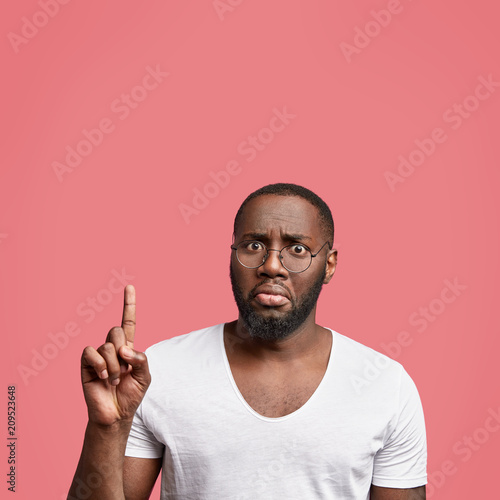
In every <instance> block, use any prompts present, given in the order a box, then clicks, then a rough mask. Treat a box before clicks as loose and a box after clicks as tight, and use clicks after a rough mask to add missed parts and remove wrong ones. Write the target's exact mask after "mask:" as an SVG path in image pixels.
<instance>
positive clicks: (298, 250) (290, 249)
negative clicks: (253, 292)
mask: <svg viewBox="0 0 500 500" xmlns="http://www.w3.org/2000/svg"><path fill="white" fill-rule="evenodd" d="M327 243H328V241H325V242H324V243H323V245H322V246H321V248H320V249H319V250H318V251H317V252H316V253H314V254H313V253H312V252H311V250H310V249H309V248H308V247H306V246H305V245H303V244H301V243H292V244H291V245H287V246H286V247H283V248H282V249H281V250H274V249H273V248H267V247H266V245H264V243H262V242H261V241H255V240H245V241H242V242H241V243H238V245H237V246H234V245H231V248H232V249H233V250H235V251H236V258H237V259H238V262H239V263H240V264H241V265H242V266H243V267H247V268H248V269H257V268H258V267H260V266H262V264H264V262H266V260H267V257H268V256H269V252H279V256H280V262H281V265H282V266H283V267H284V268H285V269H286V270H287V271H289V272H291V273H303V272H304V271H306V270H307V269H309V266H310V265H311V262H312V260H313V257H316V255H318V254H319V253H320V252H321V250H323V247H324V246H325V245H326V244H327ZM328 246H330V244H329V243H328Z"/></svg>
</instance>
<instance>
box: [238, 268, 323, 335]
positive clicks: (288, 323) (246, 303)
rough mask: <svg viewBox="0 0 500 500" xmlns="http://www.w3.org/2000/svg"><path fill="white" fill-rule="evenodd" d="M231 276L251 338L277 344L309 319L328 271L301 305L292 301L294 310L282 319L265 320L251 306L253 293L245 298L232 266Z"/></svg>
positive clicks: (268, 281) (317, 281)
mask: <svg viewBox="0 0 500 500" xmlns="http://www.w3.org/2000/svg"><path fill="white" fill-rule="evenodd" d="M229 276H230V278H231V286H232V288H233V295H234V300H235V301H236V305H237V306H238V310H239V312H240V317H241V319H242V320H243V324H244V325H245V327H246V329H247V330H248V333H249V334H250V336H251V337H252V338H254V339H260V340H265V341H268V342H276V341H278V340H283V339H285V338H286V337H288V336H289V335H290V334H291V333H293V332H295V331H296V330H297V329H298V328H299V327H300V326H301V325H302V324H303V323H304V321H305V320H306V319H307V317H308V316H309V314H310V313H311V311H312V310H313V309H314V306H315V305H316V302H317V301H318V297H319V294H320V292H321V289H322V287H323V281H324V279H325V276H326V269H324V268H323V273H322V274H321V276H318V279H317V280H316V281H315V282H314V283H313V286H312V287H311V289H310V290H309V291H308V292H307V294H306V295H305V296H304V297H303V299H302V300H301V301H300V303H297V302H294V301H293V300H292V310H291V311H290V312H288V313H287V314H285V315H283V316H282V317H280V318H264V317H262V316H261V315H260V314H259V313H258V312H257V311H256V310H255V309H254V308H253V307H252V306H251V304H250V301H251V300H252V298H253V297H252V292H250V293H249V296H248V297H247V298H245V297H244V296H243V292H242V291H241V288H240V287H239V286H238V284H237V283H236V279H235V277H234V273H233V268H232V266H230V267H229ZM272 282H273V280H271V279H265V280H263V281H262V282H261V283H259V284H258V285H257V286H260V285H262V284H264V283H272Z"/></svg>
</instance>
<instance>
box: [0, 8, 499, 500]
mask: <svg viewBox="0 0 500 500" xmlns="http://www.w3.org/2000/svg"><path fill="white" fill-rule="evenodd" d="M42 5H45V9H46V10H47V11H49V13H50V16H49V14H44V10H43V8H42ZM224 5H226V9H225V10H224ZM388 8H390V9H392V11H393V13H392V14H391V13H389V14H388V11H387V9H388ZM217 10H219V12H217ZM372 10H374V11H376V12H380V11H385V12H382V13H381V14H377V13H376V12H375V14H374V13H372ZM396 12H397V13H396ZM498 14H499V12H498V7H497V6H496V4H495V2H492V1H487V0H478V1H476V2H456V1H452V0H443V1H440V2H424V1H423V0H420V1H418V0H414V1H410V0H401V1H400V2H398V1H397V0H392V1H389V2H387V1H386V0H377V1H370V2H368V1H359V2H330V1H327V0H316V1H313V0H308V1H297V0H286V1H285V0H281V1H273V2H269V1H264V0H252V1H250V0H248V1H238V0H221V1H219V2H218V3H217V2H212V1H211V0H206V1H203V2H201V1H198V2H195V1H193V0H191V1H187V0H175V1H167V2H165V1H152V2H146V3H145V4H139V3H138V2H119V3H118V2H114V3H103V2H96V1H94V2H76V1H74V2H72V1H70V2H68V3H67V4H65V5H62V4H59V3H54V0H47V1H46V3H44V2H43V0H42V1H40V3H38V2H37V1H31V0H30V1H27V0H25V1H23V2H10V4H9V8H8V11H4V14H3V15H2V16H1V19H0V23H1V30H0V32H1V33H3V44H2V46H1V50H2V60H3V75H4V76H3V78H2V87H3V91H2V96H1V97H2V109H3V112H2V115H3V120H2V131H1V137H2V142H3V143H4V144H3V147H2V156H3V161H2V168H1V173H0V262H1V264H0V266H1V280H0V303H1V308H2V329H3V333H2V335H3V338H4V346H6V349H5V350H4V354H3V363H2V372H3V373H2V380H3V388H2V390H3V391H4V396H3V397H2V399H3V401H4V403H2V407H3V408H5V409H6V400H7V395H6V392H7V385H8V384H15V385H17V424H18V436H19V440H18V447H17V453H18V463H17V474H18V476H17V479H18V483H17V498H22V499H29V498H51V499H52V498H54V499H56V498H57V499H59V498H65V494H66V492H67V490H68V487H69V484H70V482H71V478H72V475H73V472H74V469H75V467H76V464H77V461H78V457H79V453H80V447H81V443H82V438H83V432H84V428H85V422H86V410H85V404H84V401H83V397H82V391H81V387H80V381H79V358H80V353H81V351H82V349H83V348H84V347H85V346H86V345H94V346H98V345H100V344H101V343H102V342H103V340H104V338H105V336H106V333H107V331H108V330H109V329H110V328H111V327H112V326H114V325H116V324H119V321H120V317H121V303H122V294H121V291H120V292H116V289H117V285H116V283H115V282H113V281H111V283H110V280H111V278H112V276H113V274H112V273H113V271H114V272H118V273H120V272H121V271H122V269H124V270H125V274H127V275H128V276H129V277H130V278H129V282H131V283H133V284H134V285H135V286H136V289H137V298H138V333H137V343H136V345H137V346H138V348H140V349H145V348H146V347H147V346H148V345H150V344H153V343H155V342H157V341H159V340H161V339H164V338H166V337H171V336H175V335H179V334H182V333H185V332H188V331H190V330H193V329H196V328H201V327H204V326H208V325H210V324H215V323H219V322H223V321H229V320H232V319H234V317H235V315H236V308H235V306H234V304H233V299H232V294H231V289H230V285H229V279H228V259H229V255H230V250H229V245H230V243H231V225H232V220H233V216H234V214H235V211H236V210H237V208H238V206H239V204H240V202H241V201H242V200H243V198H244V197H245V196H246V195H247V194H248V193H249V192H250V191H252V190H254V189H256V188H258V187H260V186H262V185H264V184H267V183H271V182H280V181H284V182H295V183H299V184H303V185H305V186H307V187H309V188H311V189H312V190H314V191H316V192H317V193H318V194H319V195H320V196H322V197H323V198H324V199H325V200H326V201H327V202H328V203H329V204H330V206H331V208H332V211H333V214H334V218H335V222H336V228H337V231H336V242H337V248H338V249H339V265H338V270H337V273H336V275H335V277H334V279H333V281H332V282H331V283H330V285H329V286H328V287H326V289H325V290H324V292H323V295H322V297H321V299H320V306H319V318H318V319H319V322H320V323H321V324H323V325H326V326H329V327H331V328H334V329H335V330H337V331H339V332H341V333H343V334H345V335H348V336H350V337H352V338H354V339H356V340H358V341H360V342H363V343H365V344H367V345H369V346H371V347H373V348H375V349H377V350H380V351H382V352H388V351H387V349H389V350H390V353H391V355H392V357H394V358H396V359H397V360H398V361H400V362H401V363H403V365H404V366H405V367H406V369H407V370H408V372H409V373H410V374H411V376H412V377H413V379H414V380H415V382H416V384H417V386H418V388H419V391H420V394H421V397H422V401H423V405H424V409H425V413H426V421H427V428H428V441H429V466H428V470H429V474H430V483H431V486H430V487H429V489H428V497H429V498H442V499H450V500H451V499H453V500H456V499H469V498H492V497H493V496H495V495H497V493H496V492H497V490H498V477H497V475H498V451H499V450H498V448H499V443H500V432H498V429H499V428H500V425H499V424H497V423H494V419H493V417H492V415H497V418H498V420H499V421H500V415H499V413H500V395H499V393H498V349H499V347H500V341H499V340H498V333H499V326H498V316H497V312H496V311H497V308H498V306H497V301H498V281H499V278H500V271H499V265H498V255H499V236H498V222H499V221H498V218H499V217H498V215H499V210H498V208H499V203H498V200H497V195H498V190H499V187H500V186H499V180H500V173H499V168H498V165H499V160H500V153H499V151H500V150H499V148H498V130H499V111H500V87H498V84H496V83H490V84H488V85H489V87H490V89H489V90H486V87H484V85H483V86H482V87H481V88H480V89H479V90H477V89H478V86H480V85H481V84H480V80H479V78H481V77H483V78H484V79H485V80H488V79H489V80H490V82H497V81H500V64H499V62H498V61H499V59H498V56H499V50H498V48H499V41H500V40H499V38H500V35H499V32H498ZM377 17H378V19H379V21H376V20H375V19H376V18H377ZM389 17H390V19H389ZM31 23H37V24H38V25H39V26H38V27H37V26H36V24H35V25H31ZM381 24H384V26H382V25H381ZM365 31H367V32H368V36H367V35H366V34H365V35H363V32H365ZM23 33H24V35H23ZM21 37H22V38H21ZM347 44H350V46H351V47H350V49H346V47H348V45H347ZM353 48H354V51H353V50H352V49H353ZM148 67H149V68H150V71H151V69H155V68H156V69H158V70H159V71H161V72H168V73H169V75H168V76H158V74H157V80H161V81H156V80H154V79H152V78H150V77H148V78H146V79H145V80H144V78H145V77H146V75H147V74H148V70H147V68H148ZM143 80H144V83H145V84H146V86H147V87H148V88H149V90H147V89H146V90H144V88H135V87H137V86H142V85H143ZM155 83H156V85H154V84H155ZM153 86H155V88H154V89H153V88H152V87H153ZM476 91H477V92H478V93H479V94H478V96H480V99H478V98H476V97H474V95H475V92H476ZM131 92H132V95H133V96H135V98H136V99H134V98H133V100H132V101H129V102H130V103H131V105H132V106H133V107H134V108H133V109H132V108H131V107H130V105H127V104H124V103H122V102H121V101H122V94H131ZM125 99H126V97H125ZM456 105H459V106H465V108H464V109H465V110H467V109H468V110H469V111H462V113H463V115H462V117H460V115H459V114H458V113H459V111H458V109H459V108H454V106H456ZM275 108H276V109H277V110H278V111H283V110H285V111H286V112H287V113H288V114H291V115H294V117H293V118H289V119H288V123H287V124H285V125H283V126H280V127H279V128H280V129H281V128H282V130H280V131H277V132H271V133H270V132H269V131H268V130H265V129H266V128H267V127H269V124H270V122H271V119H272V117H273V115H275V113H276V111H275ZM467 115H468V116H467ZM466 116H467V117H466ZM106 119H107V120H106ZM102 120H104V126H105V128H106V127H107V128H106V130H107V131H108V132H109V133H108V132H107V133H103V134H101V135H99V133H97V132H94V136H93V137H94V140H95V142H99V140H100V141H101V143H100V144H98V145H90V149H92V151H91V152H90V150H89V145H88V144H87V145H86V144H85V143H84V142H82V141H84V139H85V137H84V133H83V132H82V131H83V130H87V131H91V130H92V129H96V127H98V126H99V124H100V123H103V122H102ZM277 123H278V122H276V121H272V124H274V125H275V126H277V125H276V124H277ZM275 128H276V127H275ZM263 129H264V131H263ZM435 129H441V132H440V131H439V130H438V131H437V132H435V133H436V137H439V138H440V141H441V142H440V143H436V142H435V141H434V142H429V141H427V142H425V141H424V142H423V143H421V144H423V147H424V148H425V145H427V150H428V153H429V154H428V155H427V156H423V153H413V156H412V158H413V161H414V162H415V163H422V164H421V165H419V166H416V167H414V171H412V170H411V167H410V168H409V167H406V168H407V170H400V173H398V164H399V163H400V161H401V160H400V159H398V158H399V157H400V155H402V156H403V157H405V158H409V157H410V154H411V153H412V152H413V151H416V150H417V149H418V148H417V145H416V143H415V141H416V140H420V141H422V140H424V139H426V138H429V137H431V134H432V133H433V130H435ZM258 134H260V135H258ZM255 135H257V136H258V137H259V143H258V147H259V149H261V150H260V151H257V149H255V150H254V152H253V153H252V152H249V151H248V148H250V147H251V146H249V145H248V137H249V136H255ZM444 137H445V138H446V139H444ZM86 146H87V149H86ZM67 147H70V148H77V147H78V148H79V150H80V151H82V152H83V153H82V154H87V153H90V154H87V156H84V157H82V158H81V161H80V163H79V165H77V166H75V167H74V168H72V169H71V168H69V167H68V169H67V170H68V171H65V172H64V173H62V174H61V173H59V177H58V175H56V172H55V170H54V162H59V163H60V164H63V163H66V155H67V154H68V153H67ZM245 151H246V152H245ZM422 157H423V159H422ZM248 160H251V161H248ZM424 160H425V161H424ZM230 162H231V163H230ZM228 163H230V165H232V166H233V172H232V174H231V175H229V174H227V175H219V180H220V181H221V182H222V181H223V183H225V184H227V185H225V186H224V187H217V186H216V185H214V184H210V183H211V182H213V181H212V179H211V177H210V174H211V172H213V173H217V172H219V171H221V170H224V169H225V168H226V166H227V165H228ZM386 172H392V173H393V174H396V175H400V178H399V180H400V182H397V183H396V184H395V185H393V186H392V189H391V186H390V185H389V182H388V181H387V178H386V175H387V174H386ZM401 172H403V173H404V176H401ZM233 174H235V175H233ZM196 190H200V192H203V191H204V190H205V192H206V193H208V194H209V196H212V198H206V199H205V205H206V207H202V205H200V204H198V207H202V208H201V209H200V210H198V213H196V214H194V213H192V214H191V215H189V216H188V217H183V215H182V214H181V209H180V207H181V206H183V204H184V208H186V206H188V205H189V206H191V207H192V206H193V198H194V197H195V193H196V192H197V191H196ZM199 198H200V197H199ZM196 201H197V202H198V203H201V201H200V199H198V200H196ZM186 219H187V220H186ZM188 222H189V223H188ZM445 280H449V281H450V282H452V283H453V282H454V281H455V283H458V284H459V285H461V288H459V289H457V290H455V292H452V291H451V292H450V289H449V287H448V291H445V292H443V289H444V288H446V287H447V285H446V281H445ZM120 286H121V285H120ZM442 292H443V293H444V295H443V297H445V299H446V301H447V302H448V303H445V302H443V300H442V299H441V298H440V297H441V293H442ZM88 298H95V299H96V300H97V301H98V305H97V307H98V308H99V309H100V310H99V311H98V312H97V311H95V312H94V314H93V315H92V314H91V313H90V312H88V311H89V309H90V307H89V306H88V305H87V304H86V302H87V300H88ZM99 302H100V305H99ZM429 307H430V309H431V311H434V315H433V316H430V317H429V316H428V318H432V319H425V316H422V314H427V313H424V312H423V309H421V308H427V309H428V308H429ZM68 322H69V323H70V325H71V324H73V326H74V327H75V328H77V330H75V331H73V332H72V333H73V336H71V337H70V336H68V334H67V333H61V332H64V329H65V325H66V324H67V323H68ZM75 332H79V333H78V334H76V333H75ZM400 332H407V333H406V334H405V333H403V334H401V333H400ZM49 334H52V340H51V337H50V336H49ZM58 334H59V335H58ZM54 338H58V339H59V344H60V346H61V347H60V348H58V347H57V346H55V345H54V341H53V339H54ZM398 339H399V340H400V341H401V340H402V341H403V342H402V343H404V345H402V346H401V343H400V344H399V347H397V346H396V342H398ZM384 345H385V346H386V348H387V345H389V346H390V347H389V348H387V349H384ZM37 356H38V357H37ZM34 358H35V360H34ZM47 358H50V359H47ZM36 360H38V361H36ZM33 363H34V364H33ZM34 366H35V367H37V368H34ZM23 367H24V368H25V369H27V370H32V371H31V372H28V373H29V375H26V372H25V374H24V375H21V373H20V370H21V371H22V370H23V369H24V368H23ZM4 411H5V410H4ZM4 415H5V413H4ZM3 422H4V429H5V431H3V432H6V420H5V418H4V419H3ZM3 453H5V457H4V458H3V459H1V460H2V462H1V463H2V464H4V465H3V468H2V471H3V472H2V473H3V474H5V473H6V472H7V464H6V462H7V456H6V454H7V453H6V451H5V447H4V452H3ZM443 469H444V471H443ZM4 477H5V476H4ZM2 488H6V485H5V484H4V485H3V486H2ZM2 495H3V493H2ZM157 495H158V494H157V493H156V498H157V497H158V496H157Z"/></svg>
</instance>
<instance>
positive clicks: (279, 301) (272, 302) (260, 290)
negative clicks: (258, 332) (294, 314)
mask: <svg viewBox="0 0 500 500" xmlns="http://www.w3.org/2000/svg"><path fill="white" fill-rule="evenodd" d="M253 296H254V298H255V300H256V301H257V302H258V303H259V304H260V305H262V306H266V307H279V306H284V305H285V304H288V303H289V302H290V298H289V294H288V292H287V291H286V290H285V289H284V288H283V287H282V286H280V285H271V284H266V285H261V286H259V287H257V289H256V290H255V291H254V294H253Z"/></svg>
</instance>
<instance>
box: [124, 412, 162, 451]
mask: <svg viewBox="0 0 500 500" xmlns="http://www.w3.org/2000/svg"><path fill="white" fill-rule="evenodd" d="M163 449H164V446H163V444H162V443H160V442H159V441H158V440H157V439H156V438H155V436H154V434H153V433H152V432H151V430H150V429H148V428H147V427H146V425H145V424H144V421H143V419H142V403H141V405H139V408H138V409H137V411H136V413H135V415H134V420H133V421H132V428H131V429H130V434H129V436H128V441H127V447H126V449H125V456H126V457H137V458H161V457H162V456H163Z"/></svg>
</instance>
